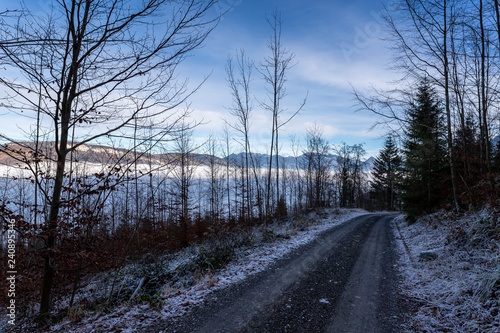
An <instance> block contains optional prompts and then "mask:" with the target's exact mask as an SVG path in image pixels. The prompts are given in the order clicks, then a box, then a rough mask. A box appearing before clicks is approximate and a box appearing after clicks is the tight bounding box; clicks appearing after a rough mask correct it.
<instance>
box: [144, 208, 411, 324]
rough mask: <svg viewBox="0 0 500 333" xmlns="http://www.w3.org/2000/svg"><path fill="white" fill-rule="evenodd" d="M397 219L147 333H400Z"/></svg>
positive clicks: (316, 245)
mask: <svg viewBox="0 0 500 333" xmlns="http://www.w3.org/2000/svg"><path fill="white" fill-rule="evenodd" d="M393 218H394V215H388V214H369V215H364V216H361V217H358V218H355V219H353V220H351V221H349V222H347V223H345V224H343V225H340V226H338V227H335V228H332V229H331V230H329V231H328V232H326V233H324V234H323V235H322V236H320V237H319V238H318V239H317V240H315V241H314V242H312V243H310V244H308V245H307V246H304V247H301V248H299V249H297V250H296V251H295V252H293V253H292V254H291V255H289V256H288V257H287V258H285V259H282V260H280V261H278V262H276V263H275V264H274V265H272V266H271V267H270V268H269V269H267V270H265V271H264V272H261V273H259V274H257V275H255V276H253V277H251V278H248V279H247V280H245V281H244V282H242V283H239V284H237V285H235V286H233V287H230V288H227V289H225V290H221V291H219V292H217V293H215V294H214V297H212V298H211V300H209V301H208V302H207V303H206V304H205V305H203V306H201V307H199V308H198V309H195V310H194V311H193V312H192V313H191V314H190V315H189V316H187V317H186V318H183V319H182V320H180V321H175V322H158V323H156V324H155V325H154V326H152V327H150V328H149V329H148V330H147V331H148V332H206V333H212V332H273V333H274V332H353V333H354V332H355V333H360V332H363V333H369V332H380V333H390V332H399V331H400V329H399V322H400V317H401V313H400V312H401V310H400V309H399V305H400V300H399V298H398V293H397V288H396V286H397V274H396V269H395V256H396V255H395V253H394V249H393V248H394V236H393V234H392V231H391V227H390V223H391V221H392V219H393Z"/></svg>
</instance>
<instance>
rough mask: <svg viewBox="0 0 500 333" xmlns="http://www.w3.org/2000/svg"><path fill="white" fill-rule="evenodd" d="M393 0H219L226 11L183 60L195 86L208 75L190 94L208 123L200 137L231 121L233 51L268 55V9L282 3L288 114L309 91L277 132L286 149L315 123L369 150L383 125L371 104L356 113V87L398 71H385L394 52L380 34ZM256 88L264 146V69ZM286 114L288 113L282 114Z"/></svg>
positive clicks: (334, 139)
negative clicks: (289, 58) (288, 64)
mask: <svg viewBox="0 0 500 333" xmlns="http://www.w3.org/2000/svg"><path fill="white" fill-rule="evenodd" d="M384 5H386V6H390V3H388V0H386V1H383V0H382V1H378V0H351V1H332V0H319V1H318V0H314V1H311V0H308V1H306V0H288V1H284V0H283V1H280V0H274V1H261V0H256V1H255V0H253V1H250V0H222V1H221V2H220V4H219V6H218V8H216V10H220V11H221V12H224V11H226V10H227V9H228V8H230V9H229V11H228V12H227V13H226V14H225V15H224V16H223V18H222V21H221V22H220V24H219V25H218V27H217V28H216V29H215V30H214V31H213V33H212V34H211V35H210V36H209V37H208V39H207V41H206V43H205V45H204V46H203V48H201V49H199V50H197V51H196V52H194V54H193V56H192V57H190V58H189V59H187V61H186V62H185V63H184V64H183V66H182V67H181V69H182V73H183V74H184V73H186V74H187V75H188V76H189V77H190V82H191V83H192V84H193V85H194V84H195V83H197V82H200V81H201V80H203V77H204V75H205V76H206V75H209V77H208V79H207V81H206V82H205V84H204V85H203V86H202V87H201V89H200V90H199V91H198V92H197V93H196V94H195V95H194V96H193V98H192V101H191V102H192V103H191V105H190V106H191V108H192V110H193V117H194V118H195V119H197V120H199V119H203V120H204V121H205V122H208V123H207V124H205V125H203V126H202V127H200V128H199V129H197V130H196V133H195V136H199V138H198V139H199V140H201V139H202V138H203V137H206V136H207V135H208V134H209V133H215V134H216V135H217V133H220V131H221V128H222V126H223V124H224V121H227V122H229V123H233V122H234V119H233V118H231V116H230V115H229V112H228V110H227V108H228V107H230V106H231V96H230V92H229V88H228V85H227V82H226V77H227V75H226V72H225V66H226V63H227V58H228V56H233V57H234V56H235V54H236V52H237V51H238V50H242V49H243V50H244V51H245V53H246V54H247V55H248V57H249V58H251V59H252V60H253V61H254V63H255V64H256V66H257V67H258V66H260V65H261V64H262V62H263V60H264V59H265V57H266V56H268V55H269V50H268V48H267V42H268V40H269V37H270V35H271V29H270V27H269V25H268V24H267V22H266V15H268V16H269V15H271V14H272V12H273V10H275V9H278V11H279V12H280V13H281V16H282V21H283V23H282V41H283V46H284V47H285V48H286V49H287V50H288V51H289V52H290V53H292V54H294V56H295V58H294V64H295V65H294V66H293V67H292V68H291V69H290V70H289V72H288V79H287V83H286V90H287V95H286V96H285V98H284V100H283V105H284V108H285V109H286V110H288V114H289V115H291V114H292V113H293V111H294V110H296V109H297V108H298V107H299V105H300V104H301V102H302V100H303V99H304V98H305V97H306V96H307V102H306V105H305V107H304V109H303V110H302V111H301V112H300V113H299V114H298V115H297V116H296V117H295V118H294V119H293V120H292V121H290V123H288V124H287V125H286V127H285V128H284V129H283V131H282V132H280V137H281V138H282V140H283V141H282V142H283V147H282V150H281V151H280V154H282V155H290V154H291V153H292V152H291V150H290V144H289V142H288V141H289V137H290V136H291V135H295V136H296V137H297V138H298V139H303V138H304V137H305V135H306V131H307V128H309V127H311V126H314V124H317V125H319V126H320V128H322V130H323V135H324V137H325V138H326V139H327V140H328V142H329V143H330V144H332V145H338V144H340V143H341V142H345V143H347V144H350V145H352V144H359V143H363V144H364V148H365V150H366V151H367V157H368V156H375V155H376V154H377V153H378V151H379V149H380V148H381V147H382V146H383V141H384V138H383V137H384V135H385V134H386V133H385V132H384V129H383V128H375V129H373V130H371V128H372V126H373V125H374V123H375V122H376V121H377V118H376V117H375V116H374V115H373V114H371V113H369V112H368V111H364V112H356V110H357V106H356V103H355V101H354V99H353V95H352V86H354V87H355V88H356V89H361V90H369V89H370V87H371V86H375V87H378V88H385V87H388V86H389V82H390V81H391V80H393V79H394V78H395V73H393V72H391V71H390V70H388V67H389V66H388V65H389V64H390V61H391V57H390V56H389V54H388V49H387V47H386V46H387V45H385V42H384V41H383V38H384V36H385V32H384V30H385V28H384V26H383V23H382V21H381V18H380V15H381V13H382V10H383V6H384ZM252 74H253V81H252V85H251V90H252V95H253V97H254V98H255V99H256V100H257V101H255V102H254V105H253V106H254V108H253V112H252V118H251V128H250V133H251V137H252V147H253V148H252V150H258V151H259V152H263V153H265V152H267V151H268V150H269V147H268V146H269V145H270V132H271V114H270V113H269V112H266V111H264V110H262V107H260V105H259V102H258V101H262V100H263V99H265V90H264V87H265V83H264V82H263V80H262V75H261V74H260V73H259V72H258V71H256V70H254V71H253V73H252ZM283 118H286V112H285V114H284V115H283Z"/></svg>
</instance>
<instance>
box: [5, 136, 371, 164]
mask: <svg viewBox="0 0 500 333" xmlns="http://www.w3.org/2000/svg"><path fill="white" fill-rule="evenodd" d="M38 147H39V151H41V152H51V153H46V155H47V156H44V159H51V160H55V159H56V155H55V152H54V149H53V143H51V142H48V143H47V142H46V143H41V144H39V146H38ZM34 148H35V144H34V143H33V142H20V143H8V144H3V145H0V165H17V164H19V162H18V159H23V158H25V157H27V158H31V159H32V158H33V155H32V153H31V152H32V151H34ZM124 155H126V156H127V157H126V158H123V159H121V161H122V162H124V163H127V162H130V161H131V160H133V159H134V153H133V152H131V151H128V150H127V149H123V148H115V147H108V146H102V145H89V144H84V145H81V146H79V147H78V148H77V149H76V151H75V152H73V156H72V158H73V160H74V161H76V162H87V163H98V164H99V163H102V164H104V163H110V162H111V161H117V160H118V159H119V158H120V157H121V156H124ZM179 156H180V154H179V153H165V154H150V153H145V154H141V153H140V152H138V153H137V163H141V164H150V163H151V164H165V163H178V160H179ZM251 156H252V158H253V163H254V165H255V167H258V168H268V167H269V157H270V156H269V155H268V154H261V153H252V154H251ZM189 158H190V159H191V161H192V162H193V163H195V164H197V165H208V163H209V162H210V161H215V163H217V164H224V165H225V164H226V161H229V162H230V163H231V164H239V165H241V164H242V163H243V161H244V158H245V153H238V154H231V155H229V156H227V157H222V158H221V157H213V156H211V155H207V154H198V153H191V154H190V155H189ZM337 158H338V156H337V155H327V156H326V159H327V162H329V163H331V165H332V167H335V166H336V165H337ZM278 160H279V164H280V166H281V167H284V168H293V169H295V168H296V167H298V168H300V169H303V168H305V167H306V157H305V155H300V156H298V157H293V156H278ZM373 161H374V158H373V157H370V158H368V159H367V160H365V161H363V163H362V165H363V167H364V170H365V171H370V170H371V169H372V168H373ZM274 164H275V157H273V166H274ZM250 165H252V163H251V162H250Z"/></svg>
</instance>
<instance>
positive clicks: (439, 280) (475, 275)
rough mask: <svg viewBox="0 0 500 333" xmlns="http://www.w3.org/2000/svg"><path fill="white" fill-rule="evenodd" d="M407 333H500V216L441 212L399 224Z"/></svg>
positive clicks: (489, 211) (485, 212)
mask: <svg viewBox="0 0 500 333" xmlns="http://www.w3.org/2000/svg"><path fill="white" fill-rule="evenodd" d="M394 227H395V233H396V238H397V243H398V251H399V254H400V262H399V267H400V270H401V273H402V277H403V286H402V289H403V295H404V297H405V298H406V299H407V300H408V301H409V303H410V308H411V315H409V322H408V323H407V327H406V330H405V332H454V333H461V332H468V333H471V332H478V333H479V332H481V333H488V332H495V333H498V332H500V313H499V309H500V239H499V237H500V213H499V212H498V211H496V210H493V209H490V208H485V209H483V210H481V211H478V212H474V213H472V212H471V213H467V214H465V215H463V216H460V217H456V215H454V214H451V213H446V212H443V211H441V212H438V213H435V214H431V215H428V216H425V217H423V218H421V219H420V220H418V221H417V222H416V223H414V224H412V225H408V224H407V223H406V222H405V221H404V218H403V216H400V217H398V218H396V220H395V224H394Z"/></svg>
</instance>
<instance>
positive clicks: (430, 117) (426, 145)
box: [401, 80, 450, 221]
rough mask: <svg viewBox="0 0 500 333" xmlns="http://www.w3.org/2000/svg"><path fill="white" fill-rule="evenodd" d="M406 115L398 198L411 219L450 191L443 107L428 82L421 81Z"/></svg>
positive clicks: (439, 203)
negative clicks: (402, 164)
mask: <svg viewBox="0 0 500 333" xmlns="http://www.w3.org/2000/svg"><path fill="white" fill-rule="evenodd" d="M406 115H407V127H406V129H405V132H406V133H405V134H406V138H405V140H404V143H403V153H404V176H403V181H402V195H401V199H402V201H403V211H404V212H405V213H406V215H407V218H408V219H409V220H410V221H414V220H415V218H416V217H417V216H419V215H422V214H425V213H429V212H431V211H433V210H434V209H436V208H437V207H439V206H440V205H441V204H442V203H443V202H444V200H445V199H447V195H448V194H449V193H450V191H449V188H450V184H449V177H448V175H449V165H448V163H447V160H446V156H447V153H446V152H447V150H446V139H445V135H446V132H445V128H444V125H443V109H442V108H441V106H440V101H439V99H438V98H437V96H436V93H435V91H434V89H433V88H432V86H431V85H430V83H429V81H427V80H423V81H422V82H421V83H420V85H419V87H418V91H417V94H416V96H415V98H414V100H413V101H412V102H411V103H410V107H409V109H408V110H407V112H406Z"/></svg>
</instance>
